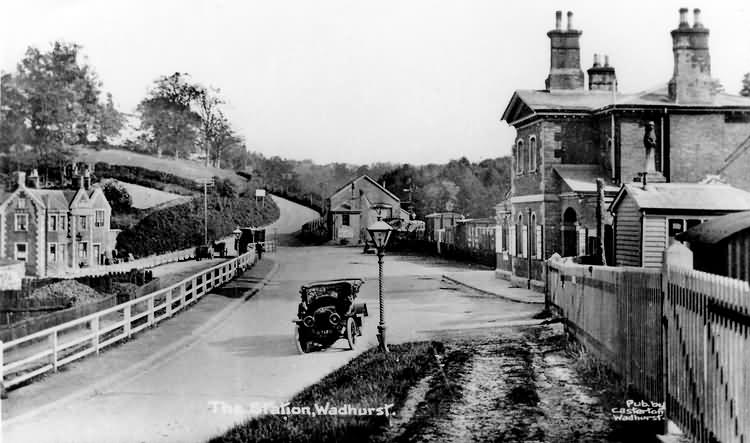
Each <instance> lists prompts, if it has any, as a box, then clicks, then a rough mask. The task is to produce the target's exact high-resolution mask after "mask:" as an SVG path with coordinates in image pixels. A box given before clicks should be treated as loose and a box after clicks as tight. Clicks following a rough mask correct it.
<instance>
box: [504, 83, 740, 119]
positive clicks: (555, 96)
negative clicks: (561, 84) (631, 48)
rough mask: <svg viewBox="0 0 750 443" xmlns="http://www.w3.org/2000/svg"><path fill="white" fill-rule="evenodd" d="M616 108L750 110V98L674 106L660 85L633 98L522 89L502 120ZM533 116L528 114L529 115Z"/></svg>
mask: <svg viewBox="0 0 750 443" xmlns="http://www.w3.org/2000/svg"><path fill="white" fill-rule="evenodd" d="M613 105H616V106H617V107H618V108H631V107H649V106H658V107H665V106H666V107H670V108H673V107H677V108H700V109H703V108H742V109H750V97H743V96H740V95H732V94H726V93H718V94H716V95H715V96H714V100H713V103H708V104H696V103H675V102H674V101H673V100H672V99H670V97H669V92H668V89H667V85H666V84H663V85H659V86H657V87H655V88H652V89H649V90H645V91H641V92H637V93H634V94H623V93H619V92H618V93H615V94H614V95H613V94H612V92H611V91H591V90H586V89H581V90H562V91H548V90H531V89H519V90H517V91H515V93H514V94H513V97H511V99H510V101H509V102H508V106H507V107H506V109H505V112H503V116H502V120H505V121H508V122H510V123H512V122H513V121H516V120H519V119H521V118H522V115H521V114H523V113H522V112H520V111H521V109H520V108H522V107H524V106H525V107H526V109H527V110H528V111H531V112H535V113H540V112H586V113H594V112H598V111H603V110H605V109H607V108H611V107H612V106H613ZM531 112H527V114H528V115H530V114H531Z"/></svg>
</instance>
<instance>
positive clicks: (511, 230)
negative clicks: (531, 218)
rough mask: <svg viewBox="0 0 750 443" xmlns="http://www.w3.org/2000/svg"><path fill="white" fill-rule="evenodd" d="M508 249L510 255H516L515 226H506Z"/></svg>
mask: <svg viewBox="0 0 750 443" xmlns="http://www.w3.org/2000/svg"><path fill="white" fill-rule="evenodd" d="M508 251H510V255H516V226H515V225H510V226H509V227H508Z"/></svg>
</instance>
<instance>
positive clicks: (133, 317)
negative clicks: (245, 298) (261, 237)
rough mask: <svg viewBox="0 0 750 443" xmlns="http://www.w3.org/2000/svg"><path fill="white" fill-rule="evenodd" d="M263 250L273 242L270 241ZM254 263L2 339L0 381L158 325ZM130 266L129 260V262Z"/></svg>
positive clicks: (225, 266)
mask: <svg viewBox="0 0 750 443" xmlns="http://www.w3.org/2000/svg"><path fill="white" fill-rule="evenodd" d="M266 248H267V249H271V250H273V249H274V248H275V246H274V245H273V244H272V242H268V245H267V246H266ZM255 261H256V256H255V248H254V245H250V247H249V248H248V252H247V253H245V254H243V255H241V256H239V257H236V258H233V259H231V260H228V261H226V262H224V263H221V264H218V265H216V266H214V267H212V268H210V269H206V270H204V271H200V272H199V273H197V274H195V275H193V276H191V277H188V278H186V279H184V280H182V281H181V282H179V283H176V284H174V285H171V286H169V287H167V288H163V289H160V290H158V291H156V292H153V293H151V294H147V295H144V296H143V297H140V298H137V299H135V300H131V301H128V302H125V303H122V304H120V305H117V306H114V307H112V308H108V309H105V310H102V311H99V312H96V313H94V314H90V315H87V316H85V317H81V318H78V319H76V320H72V321H69V322H67V323H64V324H61V325H58V326H54V327H51V328H48V329H45V330H43V331H39V332H36V333H33V334H30V335H27V336H25V337H21V338H18V339H16V340H12V341H9V342H7V343H3V342H0V381H2V384H3V386H4V387H5V388H10V387H13V386H15V385H18V384H20V383H23V382H25V381H27V380H29V379H32V378H34V377H37V376H39V375H42V374H44V373H47V372H56V371H57V370H58V369H60V368H61V367H63V366H65V365H67V364H68V363H71V362H74V361H76V360H79V359H81V358H83V357H85V356H87V355H90V354H98V353H100V352H101V351H102V350H104V349H105V348H107V347H108V346H111V345H113V344H115V343H118V342H120V341H122V340H126V339H128V338H130V337H131V336H132V335H133V334H136V333H138V332H140V331H142V330H144V329H146V328H149V327H152V326H156V325H158V324H159V323H160V322H161V321H163V320H166V319H168V318H170V317H172V316H173V315H174V314H176V313H177V312H179V311H180V310H181V309H183V308H185V307H186V306H188V305H190V304H191V303H195V302H197V301H198V300H200V299H201V298H202V297H203V296H204V295H206V294H208V292H209V291H210V290H211V289H213V288H216V287H218V286H220V285H222V284H224V283H226V282H228V281H229V280H231V279H232V278H234V277H235V275H237V273H238V270H241V269H245V268H247V267H250V266H252V265H253V264H254V263H255ZM127 264H131V265H132V262H131V263H127Z"/></svg>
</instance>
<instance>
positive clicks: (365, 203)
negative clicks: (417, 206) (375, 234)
mask: <svg viewBox="0 0 750 443" xmlns="http://www.w3.org/2000/svg"><path fill="white" fill-rule="evenodd" d="M326 210H327V213H328V227H329V229H328V231H329V232H330V234H331V240H333V241H335V242H337V243H341V242H345V243H350V244H361V243H363V242H365V241H366V240H367V238H368V233H367V227H368V226H370V225H371V224H372V223H374V222H375V221H376V220H377V219H378V217H380V218H382V219H383V220H385V221H391V220H396V219H398V220H402V221H403V222H404V223H405V222H407V221H409V220H410V218H411V217H410V214H409V212H407V211H406V210H405V209H403V208H401V200H400V199H399V198H398V197H396V196H395V195H394V194H393V193H392V192H390V191H389V190H388V189H386V188H385V186H383V185H381V184H380V183H378V182H377V181H375V180H374V179H372V178H370V177H368V176H367V175H363V176H361V177H357V178H355V179H354V180H352V181H350V182H348V183H347V184H345V185H343V186H341V187H340V188H339V189H337V190H336V191H335V192H334V193H333V194H331V196H330V197H329V198H328V199H327V200H326Z"/></svg>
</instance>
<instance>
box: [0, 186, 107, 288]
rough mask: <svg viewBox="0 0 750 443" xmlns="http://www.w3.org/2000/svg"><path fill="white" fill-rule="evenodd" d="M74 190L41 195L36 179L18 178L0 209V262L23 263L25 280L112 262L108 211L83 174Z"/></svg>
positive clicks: (101, 194) (47, 191)
mask: <svg viewBox="0 0 750 443" xmlns="http://www.w3.org/2000/svg"><path fill="white" fill-rule="evenodd" d="M74 183H75V187H74V189H42V188H40V187H39V176H38V174H37V173H36V171H32V173H31V174H30V176H29V177H28V180H27V177H26V174H25V173H24V172H19V173H18V180H17V183H16V189H15V190H14V191H13V192H11V193H7V194H6V195H5V196H4V198H3V200H2V203H1V204H0V258H9V259H14V260H19V261H22V262H25V263H26V274H27V275H30V276H37V277H44V276H56V275H63V274H65V271H66V270H67V269H77V268H80V267H89V266H97V265H100V264H103V261H104V259H105V258H107V257H111V256H112V252H113V251H114V248H115V241H116V238H117V233H118V231H117V230H113V229H110V218H111V214H112V208H111V207H110V205H109V202H108V201H107V199H106V197H105V196H104V192H103V191H102V189H101V188H100V187H99V186H98V185H92V184H91V180H90V176H89V175H88V174H87V172H84V173H83V174H81V175H79V176H77V177H75V179H74Z"/></svg>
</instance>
